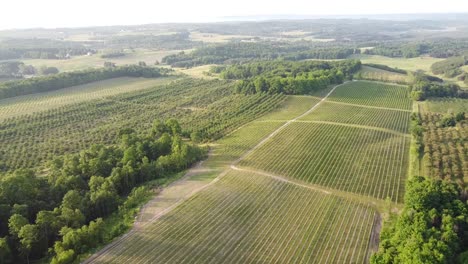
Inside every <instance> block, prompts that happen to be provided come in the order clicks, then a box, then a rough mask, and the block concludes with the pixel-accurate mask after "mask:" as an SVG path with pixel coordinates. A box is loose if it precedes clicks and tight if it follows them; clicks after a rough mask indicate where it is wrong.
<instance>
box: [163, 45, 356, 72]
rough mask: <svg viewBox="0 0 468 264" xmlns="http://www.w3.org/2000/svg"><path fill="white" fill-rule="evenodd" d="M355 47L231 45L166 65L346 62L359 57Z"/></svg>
mask: <svg viewBox="0 0 468 264" xmlns="http://www.w3.org/2000/svg"><path fill="white" fill-rule="evenodd" d="M359 52H360V50H359V49H355V48H353V47H352V46H348V45H342V46H335V44H333V45H330V44H329V45H324V44H320V43H312V42H304V41H298V42H294V43H290V42H277V41H262V42H231V43H227V44H218V45H210V46H206V47H201V48H198V49H196V50H194V51H193V52H191V53H179V54H175V55H169V56H166V57H164V58H163V60H162V62H163V63H167V64H170V65H171V66H173V67H185V68H189V67H193V66H198V65H204V64H233V63H240V62H248V61H252V60H275V59H286V60H304V59H345V58H347V57H348V56H349V55H351V54H354V53H359Z"/></svg>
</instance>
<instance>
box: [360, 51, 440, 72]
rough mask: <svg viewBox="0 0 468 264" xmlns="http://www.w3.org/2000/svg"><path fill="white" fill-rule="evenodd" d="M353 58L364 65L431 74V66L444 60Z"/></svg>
mask: <svg viewBox="0 0 468 264" xmlns="http://www.w3.org/2000/svg"><path fill="white" fill-rule="evenodd" d="M351 58H354V59H360V60H361V61H362V63H375V64H383V65H387V66H390V67H393V68H399V69H403V70H409V71H417V70H422V71H425V72H427V73H430V71H431V66H432V64H434V63H435V62H438V61H441V60H444V59H438V58H431V57H417V58H390V57H385V56H379V55H364V54H361V55H353V56H351Z"/></svg>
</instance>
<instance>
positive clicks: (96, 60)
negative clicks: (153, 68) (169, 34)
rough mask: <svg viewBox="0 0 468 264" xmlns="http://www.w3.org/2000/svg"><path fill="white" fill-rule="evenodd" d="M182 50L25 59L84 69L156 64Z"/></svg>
mask: <svg viewBox="0 0 468 264" xmlns="http://www.w3.org/2000/svg"><path fill="white" fill-rule="evenodd" d="M178 52H180V51H177V50H172V51H166V50H158V51H152V50H136V51H135V52H132V53H128V54H126V55H125V56H123V57H117V58H106V59H104V58H101V57H100V55H101V54H94V55H91V56H76V57H72V58H71V59H69V60H44V59H30V60H23V62H24V63H25V64H27V65H33V66H34V67H41V66H48V67H57V68H58V69H59V70H60V71H61V72H66V71H76V70H83V69H87V68H99V67H103V66H104V62H106V61H110V62H114V63H116V64H117V65H125V64H137V63H138V62H140V61H144V62H146V64H147V65H154V63H155V62H156V60H157V61H159V62H161V60H162V58H163V57H165V56H167V55H171V54H176V53H178Z"/></svg>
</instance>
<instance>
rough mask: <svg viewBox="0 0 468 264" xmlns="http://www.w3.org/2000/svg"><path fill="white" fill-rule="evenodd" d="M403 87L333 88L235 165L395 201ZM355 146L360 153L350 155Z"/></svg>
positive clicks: (405, 103) (403, 161)
mask: <svg viewBox="0 0 468 264" xmlns="http://www.w3.org/2000/svg"><path fill="white" fill-rule="evenodd" d="M379 89H380V93H378V91H379ZM405 89H406V88H405V87H399V86H391V85H387V84H377V83H369V82H352V83H348V84H345V85H342V86H339V87H338V88H337V89H336V90H335V91H334V92H333V93H332V94H331V95H330V96H329V97H328V99H327V101H325V103H324V104H322V105H320V106H319V107H318V108H317V109H316V110H315V111H313V112H311V113H310V114H309V115H306V116H305V117H302V118H300V119H299V120H297V121H295V122H293V123H292V124H291V125H290V126H288V127H286V128H285V129H284V130H282V131H281V132H279V133H278V134H277V135H275V137H274V138H272V140H270V141H268V142H267V143H266V144H264V145H263V146H261V147H260V148H258V149H257V150H256V151H254V152H253V153H251V154H250V155H248V156H247V157H246V158H245V160H243V161H241V163H240V166H241V167H242V166H243V167H247V168H253V169H260V170H263V171H267V172H272V173H275V174H276V175H284V176H288V177H292V178H295V179H298V180H300V181H304V182H309V183H313V184H317V185H320V186H326V187H329V188H333V189H339V190H344V191H349V192H353V193H358V194H362V195H368V196H372V197H375V198H379V199H385V198H387V197H390V198H391V199H392V200H394V201H401V199H402V195H403V190H402V189H403V183H404V178H405V175H406V168H407V166H408V154H407V153H406V151H405V150H407V149H408V147H409V136H408V135H407V134H406V133H407V125H408V123H409V116H410V112H409V111H407V110H406V109H408V108H409V107H410V106H411V101H410V100H409V99H408V97H407V93H406V91H405ZM377 93H378V95H377ZM372 97H373V98H372ZM371 98H372V99H371ZM328 100H329V101H328ZM336 102H338V104H337V103H336ZM341 103H344V104H343V105H341ZM346 103H349V104H352V105H346ZM358 103H362V104H363V105H358ZM389 106H390V107H395V108H387V107H389ZM372 107H375V108H372ZM379 107H381V108H383V109H380V108H379ZM305 131H307V132H305ZM357 149H359V152H360V155H355V153H356V151H357ZM376 175H379V176H378V177H376Z"/></svg>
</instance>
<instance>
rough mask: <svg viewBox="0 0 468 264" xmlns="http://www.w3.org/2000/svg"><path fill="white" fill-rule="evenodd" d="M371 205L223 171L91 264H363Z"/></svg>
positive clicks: (275, 181) (368, 232)
mask: <svg viewBox="0 0 468 264" xmlns="http://www.w3.org/2000/svg"><path fill="white" fill-rule="evenodd" d="M373 220H374V211H373V210H372V209H371V208H370V207H369V206H367V205H362V204H357V203H353V202H350V201H348V200H343V199H342V198H338V197H334V196H330V195H327V194H323V193H321V192H317V191H312V190H310V189H307V188H302V187H298V186H296V185H294V184H290V183H285V182H281V181H277V180H274V179H271V178H269V177H265V176H260V175H254V174H248V173H240V172H233V171H230V172H229V173H228V174H227V175H225V176H224V177H222V178H221V179H220V180H219V181H218V182H216V183H215V184H213V185H211V186H210V187H209V188H207V189H205V190H204V191H203V192H201V193H199V194H197V195H196V196H194V197H193V198H191V199H190V200H188V201H186V202H184V203H183V204H181V205H180V206H178V207H177V208H176V209H174V210H173V211H171V212H170V213H168V214H166V215H164V216H162V217H161V218H160V219H159V220H157V221H156V222H154V223H152V224H150V225H148V226H146V227H144V228H143V229H141V230H140V231H138V232H134V233H131V234H130V235H129V236H127V237H126V238H125V239H124V240H123V241H122V242H121V243H120V244H117V245H116V246H115V247H112V248H110V249H109V250H108V251H105V252H104V253H103V254H102V255H100V257H98V258H97V259H94V260H93V263H125V262H130V261H131V262H132V263H136V264H139V263H149V262H152V263H363V262H365V259H366V257H367V256H366V252H367V248H368V243H369V242H368V241H369V236H370V232H371V228H372V223H373Z"/></svg>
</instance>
